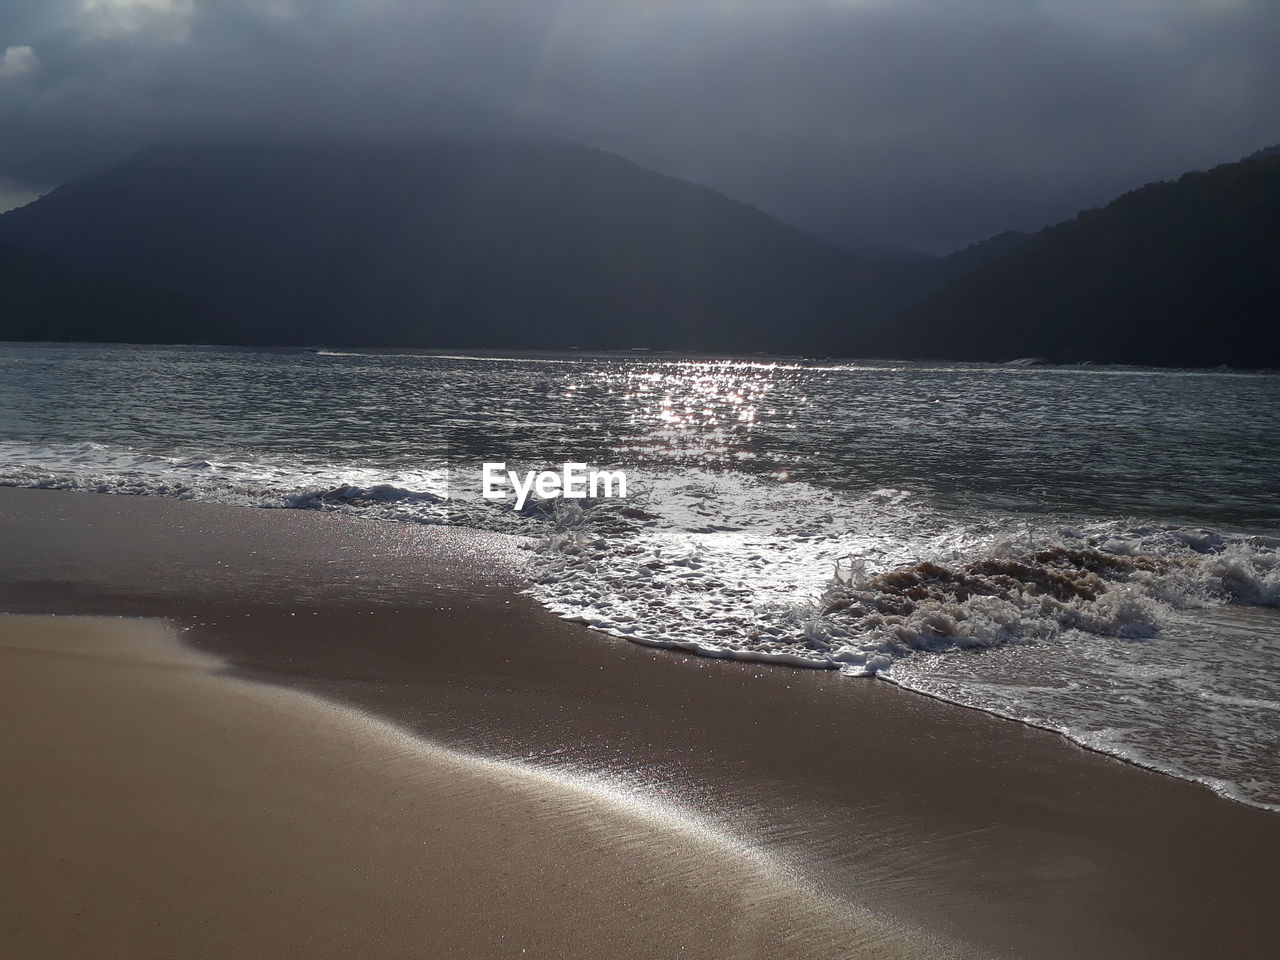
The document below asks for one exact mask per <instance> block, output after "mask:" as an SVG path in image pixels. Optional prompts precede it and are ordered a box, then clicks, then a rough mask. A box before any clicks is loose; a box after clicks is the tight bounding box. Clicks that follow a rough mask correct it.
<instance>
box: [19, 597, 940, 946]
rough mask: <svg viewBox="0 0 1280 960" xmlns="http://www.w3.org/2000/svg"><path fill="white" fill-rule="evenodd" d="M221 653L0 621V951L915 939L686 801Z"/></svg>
mask: <svg viewBox="0 0 1280 960" xmlns="http://www.w3.org/2000/svg"><path fill="white" fill-rule="evenodd" d="M217 667H218V664H217V662H216V661H214V660H213V658H210V657H207V656H200V655H197V654H195V653H192V652H191V651H188V650H185V649H183V648H182V647H180V646H179V644H178V641H177V639H176V637H175V636H174V634H173V631H172V630H171V628H169V627H167V626H166V625H165V624H164V623H163V622H162V621H147V620H132V619H119V618H117V619H97V618H83V617H29V616H27V617H24V616H3V617H0V728H2V729H3V730H4V738H3V740H0V782H3V783H4V784H5V789H4V792H3V794H0V796H2V797H3V799H2V800H0V822H3V823H4V824H5V830H4V836H5V843H4V847H5V850H4V855H3V857H2V858H0V887H2V889H3V891H4V896H3V898H2V899H3V906H2V907H0V909H3V911H4V917H3V941H4V944H5V946H4V956H5V957H6V958H10V960H18V958H54V957H95V958H106V957H120V958H129V960H139V958H151V957H156V958H159V957H273V956H275V957H279V956H290V957H360V958H372V957H410V956H415V957H437V956H457V957H521V956H529V957H592V958H595V957H743V956H752V957H802V956H803V957H810V956H812V957H846V956H847V957H863V956H884V957H892V956H904V955H909V954H906V953H904V952H903V948H904V947H905V946H907V945H908V944H909V943H910V941H909V939H906V938H904V935H903V934H902V932H901V931H898V930H894V929H893V928H892V927H889V926H887V925H885V924H883V923H877V922H873V921H871V920H869V919H862V920H859V919H858V915H857V913H856V911H854V910H852V908H850V907H848V906H847V905H840V904H834V903H829V902H826V901H824V900H823V899H822V898H820V897H816V896H814V895H813V894H812V893H811V892H809V891H806V890H804V888H803V886H802V885H799V884H797V883H796V882H795V881H793V880H792V879H790V878H789V877H787V876H786V875H785V873H783V872H781V871H780V870H779V869H778V868H777V867H776V866H774V865H772V864H770V863H769V862H768V861H767V859H765V858H762V857H759V856H757V855H753V854H752V853H751V852H750V851H749V850H745V849H743V848H742V847H740V846H738V845H737V844H734V843H732V842H729V841H726V840H724V839H723V838H720V837H718V836H716V835H715V833H714V832H712V831H709V830H708V829H707V828H706V827H705V826H703V825H701V824H699V823H698V822H697V821H696V820H690V819H687V818H680V817H676V816H673V815H672V812H671V811H668V810H665V809H663V808H662V807H661V806H659V805H653V804H647V803H643V802H637V801H636V800H634V799H629V798H620V797H616V796H614V795H612V794H611V793H610V792H608V791H607V790H604V789H602V788H601V787H599V786H597V785H593V784H590V783H586V782H579V781H575V780H573V779H569V778H563V777H553V776H551V775H548V774H545V773H538V772H534V771H529V770H522V769H520V768H515V767H512V766H510V765H506V764H496V763H491V762H485V761H479V760H474V759H469V758H466V757H464V756H461V755H458V754H455V753H450V752H448V751H445V750H441V749H438V748H434V747H432V746H431V745H428V744H426V743H424V742H422V741H420V740H417V739H416V738H413V737H409V736H406V735H404V734H403V733H400V732H399V731H396V730H395V729H394V728H392V727H389V726H388V725H386V724H383V723H379V722H377V721H374V720H371V719H369V718H367V717H365V716H363V715H360V714H357V713H354V712H353V711H349V710H343V709H341V708H337V707H334V706H332V705H330V704H326V703H325V702H323V701H321V700H319V699H317V698H314V697H310V696H307V695H304V694H299V693H296V692H292V691H287V690H281V689H279V688H275V687H270V686H266V685H262V684H253V683H250V682H247V681H243V680H236V679H232V678H229V677H227V676H225V675H220V674H219V673H218V672H217ZM919 949H921V946H920V944H916V945H915V947H914V948H913V952H915V951H918V950H919Z"/></svg>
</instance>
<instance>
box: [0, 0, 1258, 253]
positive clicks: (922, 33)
mask: <svg viewBox="0 0 1280 960" xmlns="http://www.w3.org/2000/svg"><path fill="white" fill-rule="evenodd" d="M1278 50H1280V2H1277V0H1256V2H1255V0H630V2H625V3H624V2H619V0H467V2H461V0H458V2H440V0H0V208H3V207H7V206H12V205H14V204H15V203H18V202H22V201H23V200H25V199H27V198H29V197H30V196H31V195H33V194H34V193H38V192H39V191H41V190H43V189H47V188H49V187H50V186H53V185H55V184H57V183H58V182H60V181H62V180H64V179H65V178H67V177H69V176H74V175H76V174H80V173H84V172H88V171H90V170H92V169H94V168H96V167H100V166H102V165H104V164H107V163H110V162H111V161H113V160H115V159H118V158H119V157H121V156H123V155H125V154H127V153H129V152H131V151H133V150H136V149H138V148H140V147H143V146H145V145H147V144H148V143H151V142H154V141H157V140H162V139H166V138H174V137H188V136H212V137H222V136H226V137H245V136H261V135H264V134H269V135H273V136H275V135H292V134H297V135H324V136H335V135H336V136H367V137H376V138H379V139H387V138H388V137H404V138H422V137H425V136H437V135H442V134H444V135H447V134H455V133H493V132H500V133H509V134H517V135H527V134H536V135H549V136H556V137H563V138H567V139H572V140H579V141H582V142H586V143H591V144H594V145H596V146H600V147H603V148H605V149H609V150H614V151H617V152H619V153H622V154H624V155H626V156H628V157H631V158H632V159H634V160H636V161H637V162H640V163H642V164H645V165H646V166H650V167H654V168H656V169H659V170H662V171H663V172H666V173H672V174H676V175H679V176H686V177H689V178H691V179H695V180H698V181H700V182H703V183H706V184H709V185H711V186H714V187H716V188H718V189H720V190H723V191H724V192H726V193H728V194H729V195H731V196H733V197H735V198H737V199H740V200H745V201H748V202H750V203H753V204H755V205H756V206H759V207H762V208H763V209H765V210H767V211H769V212H770V213H773V214H775V215H776V216H779V217H781V218H782V219H784V220H786V221H788V222H791V223H794V224H796V225H799V226H801V227H804V228H806V229H809V230H811V231H813V232H815V233H818V234H820V235H823V236H826V237H828V238H833V239H837V240H840V241H843V242H857V241H866V242H873V243H881V244H890V245H900V246H909V247H915V248H919V249H924V250H930V251H945V250H948V249H952V248H955V247H957V246H960V245H963V244H965V243H968V242H971V241H973V240H977V239H981V238H983V237H985V236H988V235H990V234H992V233H995V232H998V231H1000V230H1003V229H1008V228H1021V229H1033V228H1036V227H1039V226H1042V225H1044V224H1045V223H1048V222H1052V221H1055V220H1059V219H1062V218H1064V217H1067V216H1071V215H1073V214H1074V213H1075V212H1076V211H1077V210H1078V209H1080V208H1081V207H1085V206H1092V205H1096V204H1099V203H1102V202H1105V201H1107V200H1109V199H1110V198H1112V197H1113V196H1114V195H1116V194H1117V193H1119V192H1122V191H1124V190H1126V189H1129V188H1130V187H1133V186H1138V185H1140V184H1142V183H1144V182H1147V181H1149V180H1153V179H1163V178H1167V177H1170V176H1174V175H1177V174H1178V173H1180V172H1182V171H1184V170H1187V169H1192V168H1200V167H1205V166H1210V165H1212V164H1214V163H1218V162H1222V161H1226V160H1231V159H1237V158H1238V157H1240V156H1242V155H1244V154H1247V153H1250V152H1252V151H1253V150H1256V149H1258V148H1260V147H1263V146H1267V145H1269V144H1272V143H1278V142H1280V55H1278V54H1277V51H1278Z"/></svg>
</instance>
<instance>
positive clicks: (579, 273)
mask: <svg viewBox="0 0 1280 960" xmlns="http://www.w3.org/2000/svg"><path fill="white" fill-rule="evenodd" d="M0 244H6V245H8V246H9V247H10V248H19V249H21V250H23V251H27V252H28V253H29V254H30V255H35V254H38V255H42V256H46V257H50V258H57V260H58V261H59V262H61V263H63V264H65V265H66V266H67V269H68V271H70V273H71V274H74V273H75V272H86V273H90V274H93V275H96V276H102V277H110V278H112V280H113V281H114V282H115V283H117V284H118V285H119V286H120V287H122V288H131V289H136V290H145V291H146V294H145V296H140V299H139V303H140V304H146V305H147V306H146V308H145V309H143V310H141V311H140V315H139V316H136V317H134V316H128V315H127V311H126V314H121V313H120V311H118V310H117V309H115V306H114V305H115V301H114V300H112V301H111V302H112V304H113V307H112V309H109V310H104V311H94V312H93V313H92V314H89V315H85V314H83V313H80V314H75V315H74V316H72V313H73V311H72V312H69V308H68V309H60V310H57V311H54V312H53V313H52V315H50V316H46V315H45V314H44V309H43V308H42V307H41V306H40V304H41V300H40V298H39V296H29V297H27V299H26V306H25V307H24V308H23V309H19V310H17V311H6V314H5V317H4V318H3V319H0V338H6V337H8V338H11V337H26V336H29V335H30V331H32V330H37V331H40V332H41V333H42V335H43V336H45V337H46V338H49V339H56V338H89V339H98V340H120V339H140V340H144V341H157V342H193V341H195V342H221V343H245V344H296V345H299V344H312V343H325V344H333V345H363V346H429V347H454V346H457V347H485V346H493V347H544V348H548V347H571V346H583V347H597V348H609V347H632V346H649V347H662V348H673V349H704V350H719V351H746V350H786V351H792V352H795V351H821V352H829V351H830V350H832V349H834V348H835V347H836V346H837V345H838V344H849V343H851V342H857V343H859V345H860V346H863V347H866V346H867V345H868V341H867V339H866V337H864V336H863V334H862V333H860V332H859V317H860V316H863V317H869V316H872V315H875V316H880V315H882V314H883V313H884V312H885V308H884V307H883V306H882V305H881V304H882V302H883V300H884V298H885V297H886V296H887V294H886V293H885V287H886V277H887V276H888V275H889V274H890V273H891V272H892V271H891V270H888V271H887V270H886V267H885V264H883V263H882V262H880V261H876V262H874V263H872V262H866V263H863V262H860V261H859V260H858V259H857V258H854V257H850V256H848V255H846V254H844V253H842V252H840V251H838V250H836V249H835V248H834V247H831V246H829V245H827V244H825V243H823V242H821V241H819V240H816V239H814V238H812V237H809V236H807V235H806V234H804V233H801V232H800V231H798V230H795V229H792V228H790V227H788V226H785V225H783V224H782V223H780V222H778V221H777V220H774V219H773V218H771V217H769V216H767V215H765V214H764V213H761V212H760V211H758V210H755V209H753V208H751V207H748V206H746V205H744V204H740V203H737V202H735V201H733V200H730V199H729V198H727V197H725V196H723V195H721V194H719V193H716V192H715V191H713V190H710V189H707V188H704V187H700V186H697V185H695V184H692V183H689V182H687V181H682V180H678V179H674V178H671V177H667V176H663V175H660V174H657V173H654V172H652V171H649V170H645V169H643V168H641V167H639V166H636V165H635V164H633V163H631V162H629V161H627V160H625V159H623V158H621V157H618V156H615V155H612V154H609V153H606V152H603V151H600V150H596V149H592V148H588V147H582V146H577V145H572V144H565V143H542V142H539V143H530V142H486V143H476V142H471V143H461V142H447V143H420V144H394V145H392V144H388V145H369V144H363V145H356V144H320V143H293V144H266V143H256V144H245V143H240V144H171V145H165V146H159V147H155V148H152V149H149V150H145V151H143V152H142V153H140V154H137V155H136V156H134V157H132V158H130V159H128V160H126V161H125V162H123V163H121V164H119V165H118V166H116V167H113V168H111V169H109V170H106V171H104V172H102V173H99V174H97V175H94V176H90V177H87V178H84V179H82V180H79V181H74V182H71V183H68V184H66V185H64V186H62V187H60V188H59V189H57V190H55V191H53V192H52V193H50V194H48V195H47V196H45V197H43V198H42V199H40V200H38V201H36V202H34V203H32V204H30V205H28V206H26V207H23V208H20V209H18V210H14V211H11V212H9V213H7V214H5V215H3V216H0ZM5 256H6V254H5V253H3V251H0V270H2V269H4V267H3V262H4V257H5ZM73 282H75V281H73ZM47 293H48V291H47V290H46V291H45V295H47ZM155 302H160V303H166V304H174V305H181V306H180V307H177V308H175V309H174V311H173V312H171V313H168V314H165V315H160V314H157V313H156V311H155V309H154V307H153V306H152V304H153V303H155Z"/></svg>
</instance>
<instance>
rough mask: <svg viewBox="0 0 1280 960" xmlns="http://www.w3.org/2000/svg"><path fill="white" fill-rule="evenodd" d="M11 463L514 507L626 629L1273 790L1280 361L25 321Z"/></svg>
mask: <svg viewBox="0 0 1280 960" xmlns="http://www.w3.org/2000/svg"><path fill="white" fill-rule="evenodd" d="M499 460H501V461H505V462H506V463H507V465H508V467H509V468H512V469H535V468H536V469H545V468H556V467H558V465H559V464H560V463H562V462H565V461H574V462H584V463H589V464H592V465H594V466H597V467H599V468H602V469H623V470H625V471H626V473H627V477H628V485H629V491H628V492H629V496H628V497H627V498H626V499H625V500H623V499H604V498H601V499H596V500H585V501H566V500H543V501H537V500H534V501H531V502H530V503H529V504H527V505H526V506H525V507H524V509H522V510H519V511H517V510H515V509H513V503H512V500H511V499H510V498H508V499H505V500H486V499H484V498H483V497H482V496H481V495H480V464H481V463H482V462H484V461H499ZM0 484H3V485H12V486H33V487H48V488H59V489H74V490H82V491H91V492H100V493H117V494H148V495H160V496H173V497H183V498H190V499H202V500H213V501H220V502H227V503H239V504H247V505H256V506H262V507H276V508H294V509H314V510H332V511H340V512H346V513H352V514H359V515H364V516H370V517H376V518H381V519H386V520H389V521H403V522H418V523H437V524H438V523H447V524H464V525H468V526H474V527H480V528H484V529H492V530H499V531H504V532H509V533H515V534H520V535H523V536H526V537H527V538H528V541H527V542H528V545H529V550H528V573H529V576H530V582H531V587H530V590H531V592H532V593H533V594H534V595H535V596H536V597H537V598H538V599H539V600H540V601H541V602H542V603H544V604H545V605H546V606H547V607H548V608H550V609H551V610H553V611H555V612H556V613H558V614H560V615H561V616H564V617H566V618H570V619H573V620H577V621H580V622H583V623H586V624H588V625H590V626H592V627H593V628H595V629H597V630H600V631H602V632H604V633H608V634H612V635H615V636H620V637H625V638H627V639H629V640H633V641H635V642H638V643H647V644H654V645H661V646H670V647H678V648H683V649H687V650H690V651H693V652H696V653H699V654H702V655H706V656H713V657H732V658H742V659H755V660H762V661H770V662H777V663H779V664H789V665H792V666H799V667H813V668H821V669H832V670H839V671H841V672H842V673H844V674H846V675H848V676H850V677H851V678H869V679H863V680H861V681H859V680H851V681H850V682H883V681H889V682H893V683H897V684H899V685H901V686H903V687H906V688H909V689H912V690H916V691H919V692H920V693H922V694H926V695H929V696H934V697H938V698H941V699H945V700H949V701H952V702H956V703H960V704H964V705H966V706H970V707H973V708H976V709H981V710H986V711H988V712H991V713H994V714H997V715H1000V716H1004V717H1008V718H1010V719H1011V720H1015V721H1020V722H1025V723H1031V724H1035V725H1037V726H1042V727H1045V728H1048V729H1051V730H1056V731H1059V732H1061V733H1062V734H1063V735H1065V736H1067V737H1069V738H1071V739H1072V740H1075V741H1076V742H1078V743H1080V744H1083V745H1085V746H1088V747H1090V748H1092V749H1096V750H1100V751H1104V752H1107V753H1111V754H1114V755H1116V756H1118V757H1122V758H1124V759H1127V760H1130V761H1132V762H1135V763H1140V764H1143V765H1145V766H1149V767H1151V768H1153V769H1156V770H1160V771H1163V772H1165V773H1168V774H1171V775H1174V776H1178V777H1183V778H1186V779H1191V780H1195V781H1198V782H1201V783H1203V784H1205V785H1206V786H1208V787H1210V788H1211V789H1213V790H1215V791H1217V792H1218V793H1220V794H1222V795H1224V796H1226V797H1230V798H1233V799H1235V800H1239V801H1242V802H1245V803H1250V804H1254V805H1257V806H1261V807H1267V808H1270V809H1275V810H1280V376H1276V375H1271V374H1254V373H1239V372H1232V371H1157V370H1147V369H1134V368H1110V367H1090V366H1082V367H1070V368H1052V367H1003V366H987V365H976V364H974V365H936V364H932V365H931V364H903V363H882V362H868V363H854V362H848V363H846V362H817V363H813V362H805V363H802V362H795V361H787V360H772V359H765V358H760V359H753V360H708V359H691V360H680V359H674V358H665V357H657V356H649V355H636V356H632V357H590V356H578V355H567V356H566V355H560V356H509V357H499V356H439V355H427V354H414V353H410V354H359V353H343V352H336V351H335V352H328V351H321V352H306V351H297V350H294V351H283V350H281V351H267V350H238V349H227V348H191V347H129V346H81V345H40V344H35V345H26V344H10V345H0ZM602 642H604V640H603V638H602ZM779 672H780V674H781V673H782V671H781V670H780V671H779ZM833 708H834V707H833Z"/></svg>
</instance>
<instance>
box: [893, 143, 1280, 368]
mask: <svg viewBox="0 0 1280 960" xmlns="http://www.w3.org/2000/svg"><path fill="white" fill-rule="evenodd" d="M1002 236H1004V237H1005V239H1003V240H1002V239H1001V238H999V237H998V238H994V240H992V241H988V242H987V244H983V245H979V246H978V247H971V248H969V249H968V250H966V251H962V252H961V253H959V254H955V255H953V256H952V257H950V258H948V262H944V264H942V265H940V267H939V270H940V275H941V276H942V277H943V280H942V282H941V283H940V286H938V287H937V288H935V289H933V290H932V291H931V292H930V293H929V294H928V295H927V296H926V297H925V298H924V299H923V301H922V302H921V303H919V304H917V305H916V306H915V307H913V308H911V309H909V310H908V311H906V313H905V316H904V317H903V318H902V319H901V321H900V322H899V323H898V324H896V325H895V333H894V335H893V336H894V340H895V342H894V343H893V344H892V346H891V347H890V351H891V352H894V353H897V354H899V355H902V356H910V357H924V358H930V357H938V358H948V359H960V360H964V359H971V360H1010V359H1013V358H1015V357H1025V356H1034V357H1042V358H1045V359H1048V360H1054V361H1066V362H1070V361H1080V360H1097V361H1107V362H1118V363H1142V364H1160V365H1174V366H1216V365H1218V364H1229V365H1232V366H1242V367H1264V366H1280V151H1277V150H1276V149H1275V148H1272V149H1270V150H1263V151H1259V152H1258V153H1256V154H1254V155H1252V156H1251V157H1250V158H1248V159H1246V160H1243V161H1241V162H1239V163H1230V164H1223V165H1222V166H1218V167H1215V168H1213V169H1212V170H1209V171H1207V172H1194V173H1188V174H1186V175H1184V176H1182V177H1180V178H1179V179H1178V180H1176V181H1173V182H1168V183H1154V184H1148V185H1147V186H1145V187H1142V188H1141V189H1138V190H1134V191H1133V192H1131V193H1127V194H1125V195H1124V196H1122V197H1120V198H1119V199H1117V200H1116V201H1114V202H1113V203H1111V204H1109V205H1108V206H1106V207H1104V208H1102V209H1100V210H1086V211H1084V212H1082V213H1081V214H1080V215H1079V216H1078V217H1076V218H1075V219H1074V220H1069V221H1066V222H1064V223H1060V224H1058V225H1057V226H1054V227H1050V228H1048V229H1046V230H1043V231H1041V232H1040V233H1038V234H1036V235H1034V236H1032V237H1029V238H1025V239H1018V238H1017V237H1013V238H1009V237H1007V235H1002ZM997 241H998V242H997ZM992 244H995V246H994V247H993V246H992ZM956 261H963V262H961V263H957V262H956ZM948 272H949V273H950V275H949V276H947V273H948Z"/></svg>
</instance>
